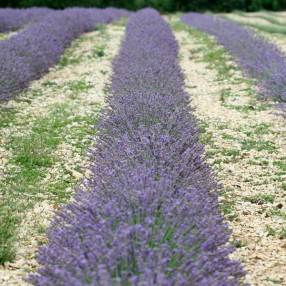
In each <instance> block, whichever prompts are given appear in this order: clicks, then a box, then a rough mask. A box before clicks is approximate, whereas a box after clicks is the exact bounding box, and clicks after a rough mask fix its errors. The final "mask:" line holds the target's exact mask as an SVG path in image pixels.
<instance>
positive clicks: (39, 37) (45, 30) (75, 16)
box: [0, 8, 128, 101]
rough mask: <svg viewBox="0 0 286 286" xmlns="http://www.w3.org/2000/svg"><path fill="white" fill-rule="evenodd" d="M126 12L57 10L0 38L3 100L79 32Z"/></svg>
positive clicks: (34, 76)
mask: <svg viewBox="0 0 286 286" xmlns="http://www.w3.org/2000/svg"><path fill="white" fill-rule="evenodd" d="M125 15H128V13H127V12H125V11H123V10H116V9H111V8H109V9H105V10H99V9H84V8H71V9H66V10H64V11H54V12H52V13H50V14H49V15H47V16H46V17H44V18H43V20H42V21H39V22H37V23H35V24H33V25H30V26H29V27H28V28H27V29H25V30H24V31H23V32H20V33H18V34H17V35H15V36H14V37H11V38H9V39H8V40H6V41H2V42H0V101H1V100H7V99H10V98H12V97H14V96H15V95H16V94H17V93H18V92H19V91H21V90H23V89H24V88H26V87H27V86H28V84H29V83H30V81H32V80H34V79H37V78H39V77H41V76H42V75H43V74H44V73H45V72H47V71H48V69H49V68H50V67H51V66H53V65H54V64H55V63H56V62H57V61H58V60H59V58H60V56H61V54H62V53H63V51H64V49H65V48H66V47H67V46H68V45H69V44H70V43H71V41H72V40H74V39H75V38H77V37H78V36H79V35H80V34H82V33H84V32H88V31H91V30H93V29H94V28H95V26H96V25H98V24H104V23H108V22H110V21H113V20H116V19H118V18H119V17H120V16H125Z"/></svg>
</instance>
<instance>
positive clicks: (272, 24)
mask: <svg viewBox="0 0 286 286" xmlns="http://www.w3.org/2000/svg"><path fill="white" fill-rule="evenodd" d="M235 14H237V15H239V16H241V17H244V18H246V19H247V18H249V16H248V15H247V13H243V12H239V13H238V12H236V13H235ZM223 17H224V18H226V19H228V20H232V21H235V22H238V23H240V24H242V25H244V26H249V27H252V28H255V29H257V30H260V31H262V32H266V33H269V34H282V35H286V27H285V24H283V23H281V22H280V21H278V20H276V18H274V17H273V16H271V15H265V14H258V13H257V15H256V16H255V17H257V18H260V19H263V20H266V21H268V22H269V24H259V23H246V22H244V21H243V20H240V19H233V18H232V17H231V16H230V15H224V16H223Z"/></svg>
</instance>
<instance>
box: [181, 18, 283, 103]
mask: <svg viewBox="0 0 286 286" xmlns="http://www.w3.org/2000/svg"><path fill="white" fill-rule="evenodd" d="M182 21H183V22H184V23H186V24H188V25H190V26H192V27H194V28H196V29H199V30H201V31H204V32H206V33H209V34H211V35H213V36H215V38H216V39H217V41H218V43H219V44H221V45H222V46H224V47H225V48H226V49H227V50H228V51H229V52H230V54H231V55H232V56H233V57H234V59H235V60H236V62H237V63H238V64H239V65H240V66H241V67H242V69H243V71H244V72H245V74H246V75H247V76H250V77H252V78H254V79H256V80H257V82H258V85H259V87H260V91H261V94H262V95H264V96H265V97H270V98H274V99H275V100H278V101H283V102H285V101H286V58H285V56H284V55H283V54H282V52H281V51H279V50H278V48H277V47H276V46H275V45H273V44H271V43H269V42H267V41H266V40H265V39H263V38H262V37H260V36H258V35H255V34H254V32H252V31H251V30H249V29H247V28H244V27H242V26H241V25H239V24H236V23H234V22H232V21H229V20H225V19H223V18H220V17H217V16H211V15H203V14H199V13H188V14H186V15H184V16H182Z"/></svg>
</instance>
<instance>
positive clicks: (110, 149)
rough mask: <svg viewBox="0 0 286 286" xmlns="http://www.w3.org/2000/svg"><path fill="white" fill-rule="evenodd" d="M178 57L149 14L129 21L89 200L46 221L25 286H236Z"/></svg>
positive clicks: (237, 273) (238, 274) (237, 272)
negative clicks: (32, 271) (29, 285)
mask: <svg viewBox="0 0 286 286" xmlns="http://www.w3.org/2000/svg"><path fill="white" fill-rule="evenodd" d="M177 55H178V46H177V43H176V41H175V38H174V36H173V35H172V32H171V30H170V27H169V26H168V25H167V23H166V22H164V20H163V19H162V18H161V16H160V15H159V14H158V13H157V12H156V11H154V10H152V9H146V10H142V11H140V12H138V13H136V14H134V15H133V16H131V17H130V20H129V22H128V25H127V31H126V36H125V40H124V42H123V44H122V47H121V51H120V54H119V55H118V57H117V58H116V59H115V61H114V62H113V69H114V74H113V77H112V84H111V87H110V95H109V97H108V99H107V103H108V104H107V107H106V108H105V110H104V112H103V113H102V119H101V128H100V131H99V135H98V137H97V139H96V140H97V144H96V147H95V149H94V150H93V151H92V157H91V159H92V161H93V162H94V163H93V166H92V168H91V171H92V174H93V177H92V178H91V179H90V180H89V181H88V183H87V184H86V188H87V189H88V191H87V190H85V189H82V190H80V191H79V192H77V195H76V196H75V200H74V202H72V203H70V204H69V205H67V206H66V207H64V209H63V210H62V211H61V212H60V213H59V214H58V215H57V218H56V219H55V220H54V222H53V224H52V226H51V228H50V229H49V232H48V238H49V243H48V244H47V245H46V246H44V247H42V248H41V249H40V253H39V259H38V261H39V263H40V265H41V267H40V268H39V270H38V272H37V273H36V274H33V275H31V276H30V278H29V279H30V280H29V281H30V282H32V283H33V285H38V286H52V285H53V286H54V285H57V286H59V285H73V286H75V285H78V286H79V285H81V286H83V285H98V286H99V285H100V286H111V285H134V286H145V285H146V286H152V285H153V286H155V285H156V286H190V285H193V286H210V285H211V286H235V285H240V283H241V279H242V277H243V275H244V272H243V270H242V267H241V266H240V264H239V263H238V262H236V261H232V260H230V259H229V257H228V255H229V253H230V252H231V251H232V249H231V248H229V247H228V246H227V242H228V237H229V231H228V229H227V226H226V225H225V223H224V222H223V218H222V216H221V215H220V213H219V211H218V199H217V194H216V189H217V183H216V181H215V179H214V178H213V175H212V173H211V171H210V169H209V168H208V166H207V165H206V163H205V162H204V161H203V146H202V145H201V144H200V143H199V134H198V128H197V124H196V120H195V118H194V116H193V114H192V110H191V109H190V107H189V95H188V94H186V93H185V92H184V88H183V83H184V81H183V75H182V72H181V70H180V67H179V65H178V59H177Z"/></svg>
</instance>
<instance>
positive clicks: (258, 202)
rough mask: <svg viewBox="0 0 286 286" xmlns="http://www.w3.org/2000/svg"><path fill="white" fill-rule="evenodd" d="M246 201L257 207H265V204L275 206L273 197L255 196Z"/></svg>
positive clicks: (246, 198) (247, 198)
mask: <svg viewBox="0 0 286 286" xmlns="http://www.w3.org/2000/svg"><path fill="white" fill-rule="evenodd" d="M244 200H245V201H246V202H250V203H252V204H256V205H263V204H267V203H270V204H273V203H274V196H273V195H263V194H261V195H255V196H249V197H245V198H244Z"/></svg>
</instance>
